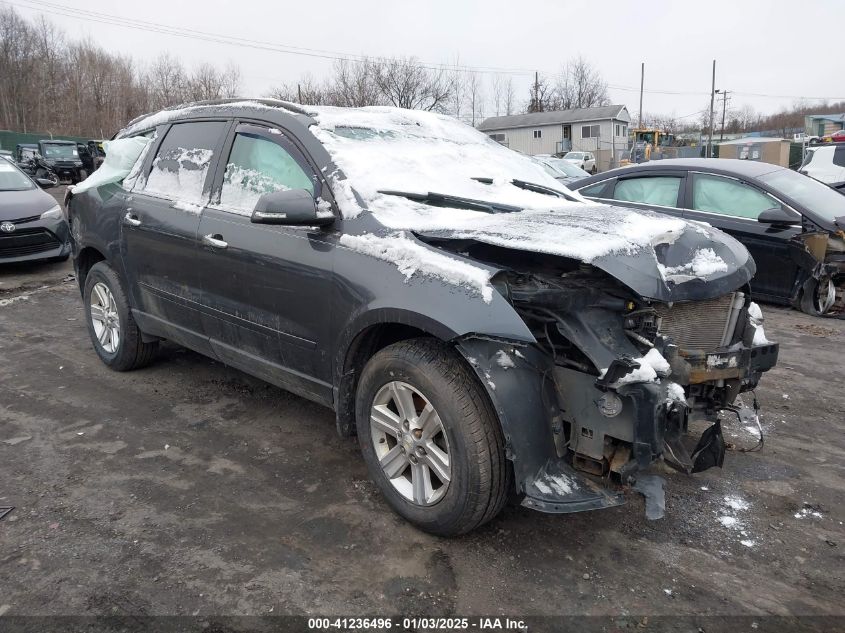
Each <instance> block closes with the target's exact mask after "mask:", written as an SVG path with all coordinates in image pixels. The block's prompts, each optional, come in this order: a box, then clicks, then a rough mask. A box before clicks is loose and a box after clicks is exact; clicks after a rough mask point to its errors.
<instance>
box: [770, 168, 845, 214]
mask: <svg viewBox="0 0 845 633" xmlns="http://www.w3.org/2000/svg"><path fill="white" fill-rule="evenodd" d="M759 178H760V180H761V181H762V182H764V183H766V184H767V185H769V186H770V187H771V188H772V189H774V190H775V191H777V192H781V193H783V194H784V195H785V196H789V197H790V198H792V199H793V200H795V201H796V202H798V203H800V204H802V205H804V206H805V207H807V208H808V209H809V210H810V211H812V212H813V213H815V214H816V215H819V216H821V217H823V218H825V219H826V220H835V219H836V218H841V217H845V196H843V195H842V194H841V193H838V192H836V191H834V190H833V189H831V188H830V187H828V186H827V185H825V184H823V183H820V182H819V181H818V180H813V179H812V178H810V177H808V176H803V175H801V174H799V173H796V172H794V171H792V170H790V169H778V170H777V171H773V172H770V173H768V174H764V175H762V176H759Z"/></svg>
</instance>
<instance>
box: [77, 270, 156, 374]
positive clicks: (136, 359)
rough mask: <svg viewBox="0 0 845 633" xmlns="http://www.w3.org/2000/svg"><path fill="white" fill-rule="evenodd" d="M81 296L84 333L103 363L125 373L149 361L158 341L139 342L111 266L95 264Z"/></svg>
mask: <svg viewBox="0 0 845 633" xmlns="http://www.w3.org/2000/svg"><path fill="white" fill-rule="evenodd" d="M82 297H83V301H84V309H85V321H86V323H87V325H88V334H89V335H90V336H91V342H92V343H93V345H94V351H96V352H97V356H99V357H100V360H102V361H103V363H105V364H106V365H107V366H108V367H110V368H111V369H114V370H115V371H129V370H131V369H138V368H139V367H144V366H145V365H149V364H150V363H151V362H152V360H153V359H154V358H155V353H156V350H157V349H158V341H154V342H152V343H145V342H144V341H143V340H142V339H141V330H140V329H138V325H137V324H136V323H135V319H134V318H132V312H131V310H130V307H129V301H128V300H127V298H126V293H125V292H124V290H123V284H122V283H121V281H120V277H119V276H118V275H117V273H116V272H115V271H114V270H113V269H112V268H111V266H109V265H108V264H107V263H106V262H98V263H96V264H94V266H92V267H91V270H89V271H88V275H87V276H86V277H85V288H84V290H83V293H82ZM94 315H96V318H95V316H94Z"/></svg>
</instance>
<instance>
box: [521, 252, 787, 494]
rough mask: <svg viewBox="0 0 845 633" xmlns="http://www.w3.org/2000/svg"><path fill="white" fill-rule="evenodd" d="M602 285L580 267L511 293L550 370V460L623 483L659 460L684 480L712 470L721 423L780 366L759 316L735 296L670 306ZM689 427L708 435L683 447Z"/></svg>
mask: <svg viewBox="0 0 845 633" xmlns="http://www.w3.org/2000/svg"><path fill="white" fill-rule="evenodd" d="M603 277H604V276H603V275H596V274H594V273H592V272H591V271H589V269H588V268H586V267H585V268H584V269H581V270H577V271H573V272H571V273H569V274H564V275H559V276H557V275H556V276H543V275H536V274H534V275H523V276H519V275H517V276H514V277H513V278H512V279H511V281H510V284H509V285H510V292H511V298H512V301H513V305H514V307H515V309H516V310H517V312H518V313H520V314H521V315H522V316H523V318H524V319H525V321H526V323H528V324H529V327H531V329H532V332H533V333H534V335H535V337H536V338H537V341H538V344H539V345H540V346H542V347H543V348H544V350H545V351H546V352H547V353H548V355H549V356H550V357H551V358H553V359H554V369H553V372H554V383H555V390H556V395H557V398H558V405H559V407H560V412H561V420H562V428H561V432H560V433H558V434H557V435H556V438H557V444H558V445H557V452H558V455H559V456H560V457H561V458H567V459H568V460H569V461H570V463H571V464H572V466H573V467H574V468H575V469H576V470H579V471H582V472H585V473H589V474H591V475H595V476H598V477H606V476H608V475H612V476H614V477H615V478H616V479H617V480H618V481H621V482H626V481H628V479H629V478H630V477H631V475H632V474H634V473H635V472H637V471H638V470H640V469H643V468H645V467H647V466H648V465H650V464H651V463H652V462H654V461H655V460H657V459H660V458H662V459H663V460H664V461H665V462H666V463H667V464H669V465H671V466H673V467H675V468H677V469H679V470H681V471H684V472H687V473H691V472H696V471H700V470H704V469H706V468H709V467H711V466H721V464H722V459H723V456H724V440H723V439H722V435H721V430H720V422H719V417H718V415H719V412H720V411H722V410H724V409H727V408H729V407H731V406H732V405H733V403H734V401H735V400H736V397H737V396H738V395H739V394H740V393H742V392H744V391H749V390H752V389H754V388H755V387H756V385H757V383H758V381H759V379H760V376H761V375H762V373H763V372H765V371H767V370H768V369H770V368H771V367H773V366H774V365H775V363H776V361H777V356H778V346H777V344H775V343H770V342H768V341H767V340H766V339H765V335H764V334H763V331H762V327H761V314H760V313H759V308H756V306H754V304H752V303H751V302H750V300H749V298H748V296H747V294H746V293H745V292H742V291H739V290H737V291H734V292H729V293H727V294H724V295H721V296H718V297H715V298H711V299H704V300H699V301H685V302H678V303H674V304H673V303H662V302H657V301H648V300H644V299H637V298H631V297H626V296H625V294H626V293H625V292H624V290H623V289H622V288H620V287H619V285H618V284H616V283H614V282H613V280H609V279H606V278H605V279H603ZM695 420H706V421H709V422H710V423H711V426H710V428H708V429H707V430H705V431H704V433H703V434H702V435H701V437H700V438H698V439H697V441H694V442H691V441H689V438H688V437H687V436H688V431H689V428H690V423H691V422H692V421H695ZM693 439H694V438H693Z"/></svg>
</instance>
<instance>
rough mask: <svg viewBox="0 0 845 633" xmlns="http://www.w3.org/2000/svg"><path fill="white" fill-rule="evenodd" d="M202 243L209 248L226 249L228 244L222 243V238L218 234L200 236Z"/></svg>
mask: <svg viewBox="0 0 845 633" xmlns="http://www.w3.org/2000/svg"><path fill="white" fill-rule="evenodd" d="M202 243H203V244H207V245H209V246H213V247H214V248H226V247H228V246H229V243H228V242H224V241H223V236H222V235H220V234H219V233H215V234H213V235H211V234H209V235H203V236H202Z"/></svg>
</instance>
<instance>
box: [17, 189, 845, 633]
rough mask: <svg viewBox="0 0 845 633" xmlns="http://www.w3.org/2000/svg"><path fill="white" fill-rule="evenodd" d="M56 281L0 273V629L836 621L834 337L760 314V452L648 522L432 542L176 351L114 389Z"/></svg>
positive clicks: (346, 458)
mask: <svg viewBox="0 0 845 633" xmlns="http://www.w3.org/2000/svg"><path fill="white" fill-rule="evenodd" d="M58 193H59V192H57V194H58ZM70 272H72V270H71V267H70V264H69V263H64V264H60V265H47V266H43V265H42V266H32V267H13V268H8V267H6V268H0V333H2V336H0V506H14V510H13V511H12V512H11V513H10V514H8V515H7V516H6V517H5V518H3V519H2V520H0V614H4V613H7V614H9V615H33V614H42V615H50V614H74V615H98V614H111V615H114V614H117V615H121V614H133V615H143V614H148V615H156V614H184V615H191V614H200V615H211V614H227V615H235V614H238V615H240V614H243V615H246V614H267V613H273V614H285V613H295V614H361V615H363V614H367V615H379V614H381V615H385V614H393V615H396V614H428V615H448V614H463V615H471V614H508V615H553V614H568V615H581V614H586V615H614V616H618V615H626V616H637V617H639V616H646V615H648V616H655V615H661V614H663V615H695V614H698V615H701V614H704V615H740V614H742V615H749V616H765V615H800V616H809V615H845V609H843V590H845V582H843V575H845V564H843V562H845V561H843V558H844V557H843V551H845V529H843V523H842V522H843V520H845V512H843V503H842V500H843V499H844V498H845V434H844V433H843V432H844V431H845V421H843V414H842V411H843V410H845V391H843V389H842V377H841V373H842V368H843V362H842V345H843V343H845V322H843V321H830V320H821V319H814V318H810V317H807V316H804V315H802V314H799V313H796V312H792V311H789V310H785V309H780V308H774V307H768V308H767V309H766V310H765V313H766V315H767V317H768V319H767V324H766V330H767V333H768V336H769V338H770V339H772V340H776V341H778V342H780V343H781V361H780V364H779V366H778V367H777V368H776V369H775V370H773V371H771V372H770V373H769V374H768V375H767V376H765V377H764V380H763V384H762V386H761V388H760V389H759V390H758V395H759V397H760V402H761V404H762V406H763V410H764V414H763V426H764V430H765V433H766V444H765V447H764V449H763V450H762V451H761V452H756V453H739V452H735V451H733V452H729V454H728V456H727V459H726V464H725V468H724V469H723V470H721V471H719V470H711V471H707V472H705V473H701V474H699V475H695V476H692V477H687V476H684V475H681V474H678V473H674V472H672V471H667V472H665V473H662V474H663V476H664V477H665V478H666V480H667V486H666V487H667V499H666V504H667V512H666V516H665V518H664V519H662V520H658V521H647V520H646V519H645V516H644V511H643V508H644V504H643V500H642V498H640V497H639V496H637V495H636V494H633V493H632V494H630V495H629V503H628V504H627V505H626V506H623V507H621V508H615V509H611V510H603V511H600V512H592V513H582V514H576V515H569V516H565V515H564V516H549V515H543V514H539V513H536V512H532V511H528V510H525V509H522V508H518V507H512V508H507V509H506V510H505V512H504V513H503V514H502V515H501V516H500V517H499V518H498V519H496V520H494V521H493V522H492V523H491V524H489V525H487V526H485V527H484V528H482V529H480V530H478V531H477V532H475V533H473V534H471V535H469V536H467V537H463V538H459V539H452V540H446V539H439V538H435V537H432V536H428V535H426V534H423V533H421V532H418V531H416V530H415V529H414V528H412V527H410V526H409V525H407V524H406V523H404V522H403V521H401V520H400V519H398V518H397V517H396V516H394V515H393V514H392V513H391V512H390V510H389V509H388V508H387V506H386V505H385V504H384V503H383V501H382V500H381V498H380V497H379V495H378V493H377V491H376V489H375V487H374V486H373V485H372V484H370V482H369V481H368V478H367V474H366V471H365V468H364V464H363V462H362V460H361V458H360V455H359V451H358V448H357V445H356V443H355V441H352V440H345V439H341V438H339V437H338V436H337V435H336V433H335V427H334V418H333V414H332V413H331V412H330V411H329V410H327V409H323V408H321V407H319V406H317V405H315V404H312V403H310V402H307V401H305V400H302V399H300V398H297V397H295V396H292V395H290V394H288V393H286V392H284V391H281V390H279V389H276V388H275V387H271V386H268V385H266V384H264V383H262V382H260V381H257V380H255V379H252V378H250V377H248V376H246V375H244V374H242V373H240V372H238V371H235V370H232V369H229V368H227V367H225V366H223V365H221V364H220V363H216V362H213V361H211V360H209V359H207V358H204V357H202V356H198V355H196V354H194V353H192V352H189V351H186V350H184V349H181V348H178V347H175V346H170V345H165V346H164V348H163V350H162V352H161V354H160V357H159V360H158V361H157V362H156V363H154V364H153V365H152V366H151V367H149V368H147V369H144V370H141V371H137V372H134V373H125V374H119V373H114V372H111V371H110V370H108V369H107V368H106V367H105V366H103V365H102V364H101V363H100V361H99V360H98V358H97V357H96V355H95V354H94V352H93V350H92V349H91V344H90V342H89V339H88V335H87V332H86V329H85V322H84V320H83V311H82V307H81V302H80V297H79V291H78V288H77V286H76V284H75V282H74V281H73V280H72V279H68V278H67V276H68V274H69V273H70ZM726 428H727V434H728V439H729V441H732V442H734V443H736V444H737V445H738V446H752V445H753V444H754V443H755V437H754V435H753V434H752V433H751V432H750V431H749V430H746V429H744V428H741V427H739V426H738V425H737V423H735V422H733V421H729V422H728V424H727V427H726ZM764 619H765V618H764ZM749 630H750V629H749Z"/></svg>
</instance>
